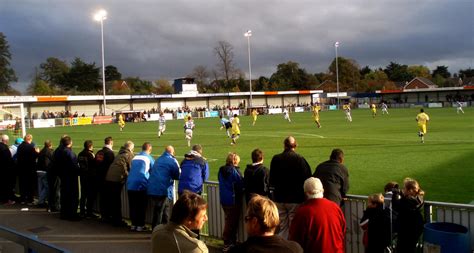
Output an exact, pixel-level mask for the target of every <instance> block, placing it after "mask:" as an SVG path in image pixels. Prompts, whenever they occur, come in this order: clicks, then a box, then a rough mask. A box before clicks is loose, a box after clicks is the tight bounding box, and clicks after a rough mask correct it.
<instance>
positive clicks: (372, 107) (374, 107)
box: [370, 104, 377, 118]
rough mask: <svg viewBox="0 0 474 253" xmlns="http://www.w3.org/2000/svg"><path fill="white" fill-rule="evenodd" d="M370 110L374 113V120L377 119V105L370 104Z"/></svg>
mask: <svg viewBox="0 0 474 253" xmlns="http://www.w3.org/2000/svg"><path fill="white" fill-rule="evenodd" d="M370 110H371V111H372V118H375V116H376V115H377V106H375V104H370Z"/></svg>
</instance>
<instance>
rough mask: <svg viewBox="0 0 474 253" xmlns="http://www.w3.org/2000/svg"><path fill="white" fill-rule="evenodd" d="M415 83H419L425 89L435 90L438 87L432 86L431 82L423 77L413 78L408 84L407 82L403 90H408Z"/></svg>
mask: <svg viewBox="0 0 474 253" xmlns="http://www.w3.org/2000/svg"><path fill="white" fill-rule="evenodd" d="M416 82H421V83H422V84H424V85H426V88H437V87H438V85H436V84H434V83H433V82H432V81H431V80H429V79H428V78H424V77H415V78H413V79H412V80H411V81H410V82H408V83H407V84H406V85H405V86H404V87H403V89H410V88H409V87H410V85H411V84H413V83H416Z"/></svg>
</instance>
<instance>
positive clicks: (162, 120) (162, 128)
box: [158, 113, 166, 138]
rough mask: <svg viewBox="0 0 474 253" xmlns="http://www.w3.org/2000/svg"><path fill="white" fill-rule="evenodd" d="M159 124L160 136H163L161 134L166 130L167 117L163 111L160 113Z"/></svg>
mask: <svg viewBox="0 0 474 253" xmlns="http://www.w3.org/2000/svg"><path fill="white" fill-rule="evenodd" d="M158 124H159V126H158V138H161V135H163V134H164V133H165V130H166V118H165V115H163V113H160V117H159V118H158Z"/></svg>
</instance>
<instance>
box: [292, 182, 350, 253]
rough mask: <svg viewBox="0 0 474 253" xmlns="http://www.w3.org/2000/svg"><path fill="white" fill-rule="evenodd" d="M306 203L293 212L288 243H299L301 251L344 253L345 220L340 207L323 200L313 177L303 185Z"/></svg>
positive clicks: (320, 188)
mask: <svg viewBox="0 0 474 253" xmlns="http://www.w3.org/2000/svg"><path fill="white" fill-rule="evenodd" d="M304 192H305V194H306V198H307V200H306V202H304V203H303V204H302V205H301V206H300V207H299V208H298V210H297V211H296V214H295V217H294V219H293V221H292V223H291V227H290V234H289V240H292V241H296V242H298V243H299V244H300V245H301V247H303V249H304V252H313V253H318V252H333V253H343V252H344V234H345V232H346V220H345V219H344V214H343V213H342V210H341V208H340V207H339V206H338V205H337V204H336V203H334V202H332V201H330V200H327V199H325V198H323V192H324V189H323V185H322V183H321V181H320V180H319V179H317V178H315V177H310V178H308V179H306V181H305V182H304Z"/></svg>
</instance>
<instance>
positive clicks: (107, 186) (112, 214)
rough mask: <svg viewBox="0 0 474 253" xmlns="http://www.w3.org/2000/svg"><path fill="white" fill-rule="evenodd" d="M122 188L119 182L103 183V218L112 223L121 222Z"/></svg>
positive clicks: (117, 223)
mask: <svg viewBox="0 0 474 253" xmlns="http://www.w3.org/2000/svg"><path fill="white" fill-rule="evenodd" d="M122 188H123V184H122V183H120V182H111V181H105V183H104V189H103V190H104V199H102V201H104V204H105V205H104V217H103V218H104V219H105V220H106V221H109V222H111V223H112V224H114V225H120V223H122Z"/></svg>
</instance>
